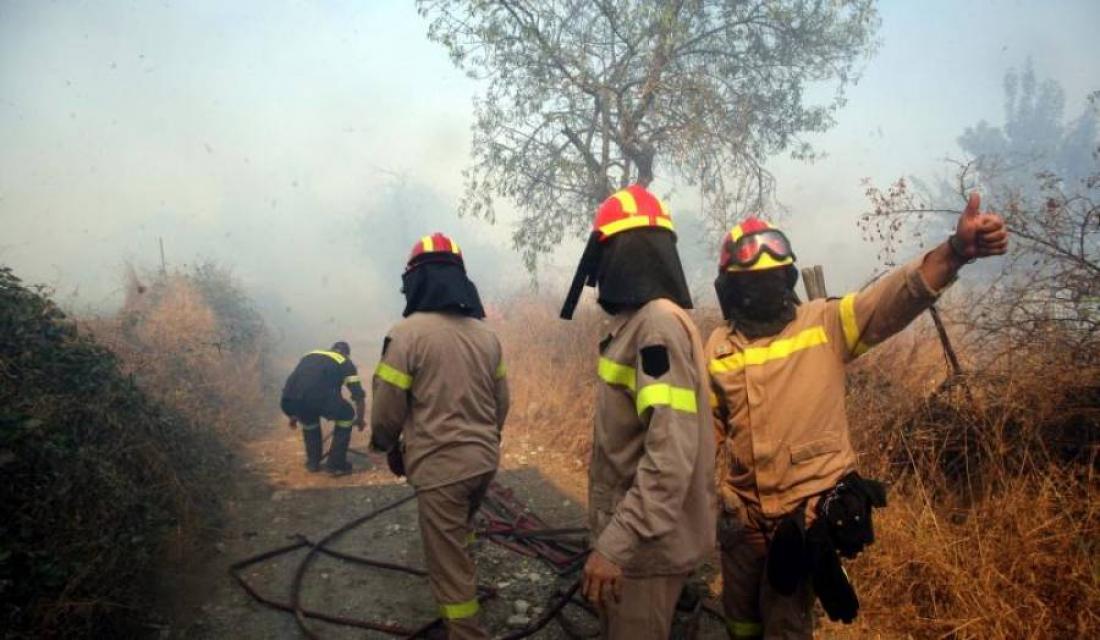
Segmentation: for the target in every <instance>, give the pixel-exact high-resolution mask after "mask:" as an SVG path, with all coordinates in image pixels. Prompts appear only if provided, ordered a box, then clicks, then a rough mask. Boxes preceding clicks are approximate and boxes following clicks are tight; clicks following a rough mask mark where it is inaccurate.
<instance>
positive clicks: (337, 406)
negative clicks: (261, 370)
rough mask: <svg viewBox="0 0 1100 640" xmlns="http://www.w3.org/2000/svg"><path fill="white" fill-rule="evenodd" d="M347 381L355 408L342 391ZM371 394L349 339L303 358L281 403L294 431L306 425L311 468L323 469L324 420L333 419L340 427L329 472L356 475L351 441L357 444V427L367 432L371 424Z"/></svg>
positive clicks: (336, 430) (335, 431)
mask: <svg viewBox="0 0 1100 640" xmlns="http://www.w3.org/2000/svg"><path fill="white" fill-rule="evenodd" d="M345 385H346V386H347V388H348V391H349V392H350V393H351V398H352V400H354V401H355V407H354V408H352V406H351V404H349V403H348V401H347V400H344V398H343V397H342V396H341V394H340V388H341V387H342V386H345ZM365 397H366V394H365V393H364V392H363V385H362V384H361V383H360V381H359V373H358V371H357V370H356V368H355V364H354V363H353V362H352V361H351V347H349V346H348V343H346V342H342V341H341V342H337V343H336V344H334V345H332V348H331V349H329V350H328V351H311V352H309V353H307V354H306V355H305V356H303V357H302V359H301V360H300V361H299V362H298V366H297V367H295V368H294V371H293V372H292V373H291V374H290V377H289V378H287V380H286V385H285V386H283V397H282V401H281V402H280V405H281V407H282V410H283V413H285V414H286V415H287V417H288V418H289V419H290V422H289V426H290V428H291V429H293V428H295V427H296V426H297V425H298V424H301V425H302V440H303V441H304V442H305V448H306V468H307V469H309V470H310V471H320V469H321V457H322V456H321V449H322V446H323V443H322V440H321V418H327V419H329V420H332V421H334V422H335V425H336V426H335V427H334V428H333V431H332V445H331V446H330V447H329V451H328V460H327V461H326V462H325V467H326V470H327V471H329V472H330V473H332V474H334V475H344V474H347V473H351V464H350V463H348V459H347V458H348V443H350V442H351V428H352V426H353V425H354V426H356V427H358V429H359V430H360V431H362V430H363V427H364V426H365V424H366V423H365V418H364V413H365V404H366V402H365Z"/></svg>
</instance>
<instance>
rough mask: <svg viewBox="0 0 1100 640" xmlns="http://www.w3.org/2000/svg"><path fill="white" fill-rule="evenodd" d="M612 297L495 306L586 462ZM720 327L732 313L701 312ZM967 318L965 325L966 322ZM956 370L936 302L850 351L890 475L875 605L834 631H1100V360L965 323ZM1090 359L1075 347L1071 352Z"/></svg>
mask: <svg viewBox="0 0 1100 640" xmlns="http://www.w3.org/2000/svg"><path fill="white" fill-rule="evenodd" d="M602 317H603V316H602V315H601V314H600V313H599V311H598V309H595V308H593V307H588V308H582V309H581V310H580V312H579V313H578V317H577V319H576V320H574V321H573V322H569V323H567V322H564V321H561V320H558V319H557V309H556V308H554V306H553V305H551V304H548V303H546V302H543V301H540V300H537V299H521V300H518V301H516V302H515V303H513V304H511V305H508V306H507V307H505V310H504V311H503V312H502V313H501V314H500V315H499V317H495V318H493V319H492V321H493V323H494V325H495V327H496V329H497V330H498V332H499V334H500V336H501V339H502V342H503V344H504V348H505V353H506V357H507V358H508V363H509V379H510V382H511V384H512V388H513V398H514V406H515V407H516V409H515V414H514V415H513V423H514V424H518V425H521V426H520V427H519V428H520V429H526V430H527V434H525V435H528V434H529V435H530V437H532V438H535V439H538V440H539V441H540V443H543V444H545V445H547V446H554V447H558V448H559V450H561V449H564V450H566V451H568V452H570V453H571V454H573V455H575V456H576V457H577V459H578V460H581V461H584V462H585V463H586V462H587V456H588V451H589V446H590V445H589V442H590V438H591V417H592V411H593V398H594V389H595V381H596V377H595V371H594V369H595V365H594V362H595V358H596V353H597V344H598V342H599V340H600V338H601V337H602V331H601V322H602ZM696 318H697V321H698V322H699V324H700V326H701V327H703V329H704V336H705V335H706V333H707V330H709V329H710V328H711V327H713V326H714V325H715V324H716V323H717V316H716V314H715V313H713V312H705V311H704V312H697V313H696ZM949 330H951V331H952V333H953V334H954V333H957V331H958V327H949ZM958 342H959V344H958V345H957V347H958V348H959V349H960V351H961V354H960V355H961V357H962V359H963V362H964V367H968V370H971V371H980V373H978V374H971V375H969V376H967V377H965V378H964V379H953V380H952V381H951V382H950V383H948V384H944V383H945V381H946V380H947V377H948V376H947V375H946V374H947V367H946V363H945V358H944V355H943V351H942V348H941V347H940V346H939V342H938V340H937V338H936V337H935V334H934V332H933V331H932V329H931V326H930V323H929V322H927V320H926V319H922V320H921V321H919V322H918V323H916V325H915V326H914V327H913V328H912V329H911V330H909V331H907V332H905V333H903V334H902V335H900V336H897V337H896V338H894V339H893V340H891V341H889V342H887V343H886V344H884V345H882V346H880V347H878V348H876V349H875V350H874V351H872V352H871V354H869V355H868V356H866V357H865V358H863V359H861V361H860V362H858V363H857V364H856V365H854V366H853V367H851V369H850V385H849V386H850V390H849V398H848V412H849V416H850V418H851V422H852V432H853V439H854V441H855V443H856V446H857V449H858V450H859V451H860V453H861V458H860V460H861V462H860V464H861V468H862V470H863V471H864V472H865V474H866V475H870V476H876V477H880V478H884V479H886V480H888V481H889V482H890V483H891V490H890V506H889V507H888V508H887V509H885V510H884V511H881V512H879V513H878V514H877V518H876V528H877V535H878V540H877V542H876V544H875V545H874V546H873V547H872V548H871V549H870V550H869V552H868V553H866V554H864V555H863V556H862V557H860V558H859V559H857V560H856V561H854V562H851V563H849V573H850V574H851V575H852V578H853V580H854V582H855V583H856V585H857V588H858V590H859V592H860V597H861V600H862V605H863V609H862V612H861V615H860V617H859V619H858V620H857V621H856V623H855V624H854V625H851V626H844V625H839V624H831V623H828V622H825V623H823V624H822V625H820V628H819V631H818V635H819V636H820V637H844V638H874V637H880V638H960V639H962V638H975V639H977V638H982V639H985V638H992V639H1005V640H1007V639H1009V638H1013V639H1015V638H1078V637H1097V636H1100V501H1098V500H1097V495H1100V494H1098V493H1097V488H1098V487H1097V477H1096V475H1095V471H1096V468H1097V467H1096V464H1097V460H1096V454H1097V446H1098V443H1100V368H1089V367H1082V366H1081V365H1080V363H1079V360H1080V359H1079V358H1075V357H1074V356H1075V354H1053V353H1050V352H1046V351H1038V350H1029V349H1027V348H1016V349H1009V350H1000V353H1008V354H1010V356H1009V357H1008V358H1005V357H1002V358H1000V359H997V360H994V361H986V360H984V359H983V358H982V357H981V352H979V351H978V350H976V349H974V348H967V346H966V344H965V341H963V340H958ZM1071 362H1072V363H1075V364H1072V365H1071V364H1070V363H1071Z"/></svg>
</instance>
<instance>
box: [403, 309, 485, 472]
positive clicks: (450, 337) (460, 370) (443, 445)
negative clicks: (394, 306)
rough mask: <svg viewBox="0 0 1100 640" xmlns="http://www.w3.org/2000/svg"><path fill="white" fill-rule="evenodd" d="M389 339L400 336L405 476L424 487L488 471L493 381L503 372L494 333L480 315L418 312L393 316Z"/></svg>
mask: <svg viewBox="0 0 1100 640" xmlns="http://www.w3.org/2000/svg"><path fill="white" fill-rule="evenodd" d="M390 338H391V339H392V340H393V341H394V342H395V343H396V342H401V343H404V344H403V346H404V348H405V349H406V350H407V353H406V362H407V364H408V367H409V369H408V372H409V375H410V377H411V378H412V380H411V386H410V388H409V392H410V403H411V406H410V409H411V412H410V416H411V419H410V423H409V424H407V425H406V428H405V466H406V468H407V470H408V473H409V479H410V480H411V481H412V483H413V484H414V485H415V486H416V487H417V488H418V489H426V488H431V487H433V486H439V485H442V484H447V483H451V482H455V481H457V480H461V479H463V478H468V477H472V476H475V475H478V474H481V473H485V472H487V471H493V470H495V469H496V467H497V463H498V461H499V457H500V453H499V452H500V429H499V425H498V423H497V406H498V401H497V395H496V388H497V381H498V380H499V379H500V378H501V377H502V376H503V375H504V369H503V362H502V359H501V347H500V342H499V340H498V339H497V337H496V335H495V334H494V333H493V332H492V330H491V329H489V327H488V326H487V325H486V324H485V322H483V321H481V320H477V319H474V318H469V317H466V316H462V315H457V314H451V313H440V312H419V313H414V314H412V315H410V316H409V317H408V318H406V319H404V320H403V321H401V322H400V323H398V325H397V326H395V327H394V328H393V330H392V331H391V332H390ZM426 458H430V462H427V461H426V460H425V459H426ZM422 461H424V462H425V464H420V463H421V462H422Z"/></svg>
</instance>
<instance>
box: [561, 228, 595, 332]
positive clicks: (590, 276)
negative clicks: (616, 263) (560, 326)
mask: <svg viewBox="0 0 1100 640" xmlns="http://www.w3.org/2000/svg"><path fill="white" fill-rule="evenodd" d="M602 254H603V245H602V244H601V243H600V232H599V231H593V232H592V233H591V234H590V235H589V236H588V244H586V245H585V246H584V253H582V254H581V261H580V263H578V264H577V272H576V273H575V274H574V275H573V284H571V285H570V286H569V293H568V294H567V295H566V296H565V304H563V305H562V307H561V317H562V319H563V320H572V319H573V312H574V311H575V310H576V309H577V302H578V301H579V300H580V299H581V291H583V290H584V288H585V286H589V287H594V286H596V275H597V274H598V273H599V269H600V256H601V255H602Z"/></svg>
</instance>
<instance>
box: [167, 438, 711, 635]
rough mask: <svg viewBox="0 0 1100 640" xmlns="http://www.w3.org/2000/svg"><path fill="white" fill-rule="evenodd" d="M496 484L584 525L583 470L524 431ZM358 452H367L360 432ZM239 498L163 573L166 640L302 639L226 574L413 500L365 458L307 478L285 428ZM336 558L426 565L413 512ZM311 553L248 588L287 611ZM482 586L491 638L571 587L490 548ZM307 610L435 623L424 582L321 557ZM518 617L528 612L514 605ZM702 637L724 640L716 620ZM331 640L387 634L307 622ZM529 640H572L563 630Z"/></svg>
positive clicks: (261, 575)
mask: <svg viewBox="0 0 1100 640" xmlns="http://www.w3.org/2000/svg"><path fill="white" fill-rule="evenodd" d="M507 435H508V434H506V439H505V450H504V460H503V464H502V467H501V470H500V472H499V474H498V476H497V481H498V482H499V483H500V484H502V485H504V486H507V487H509V488H511V489H513V490H514V492H515V494H516V496H517V497H518V498H520V499H521V500H523V501H525V502H526V503H527V504H528V505H529V506H530V508H531V509H532V511H533V512H534V513H536V514H538V515H539V516H540V517H541V518H542V519H543V520H544V521H546V522H547V523H548V524H549V525H550V526H551V527H582V526H584V510H583V492H584V475H583V469H582V468H581V466H580V464H579V463H578V462H577V461H576V460H571V459H568V458H567V457H566V456H564V455H562V454H559V453H554V452H551V451H549V450H547V449H546V448H544V447H539V446H536V445H534V444H532V443H531V442H530V441H529V438H528V437H527V431H526V430H525V429H522V428H520V429H515V428H513V429H512V430H511V435H512V437H510V438H509V437H507ZM352 447H353V448H365V447H366V442H365V437H364V436H363V434H359V433H356V434H355V435H354V437H353V439H352ZM245 459H246V461H245V464H244V471H243V472H242V476H241V477H240V479H239V482H238V486H237V487H236V488H235V492H234V494H235V495H234V497H233V499H232V500H231V501H230V502H229V504H228V507H227V515H226V525H225V528H224V529H223V530H222V532H221V533H220V541H219V542H217V543H216V544H215V545H214V548H213V550H211V551H210V552H208V554H207V556H206V557H202V558H192V559H191V560H190V562H189V563H188V564H187V565H186V566H181V567H176V568H174V569H171V570H166V571H165V572H163V576H162V578H161V580H160V583H161V587H162V589H164V590H165V592H166V597H165V600H166V601H167V603H168V604H167V606H168V608H169V611H168V613H167V614H166V615H167V617H169V618H170V619H171V622H170V623H169V624H168V625H167V626H166V628H165V629H164V632H163V633H162V637H164V638H173V639H174V638H203V639H205V638H300V637H303V635H302V633H301V632H300V630H299V629H298V627H297V625H296V623H295V621H294V619H293V616H292V615H289V614H287V613H284V612H280V611H275V610H273V609H270V608H268V607H266V606H264V605H262V604H260V603H257V602H255V601H254V600H253V599H251V598H250V597H249V596H248V595H247V594H246V593H245V592H244V591H243V590H242V589H241V588H240V587H239V586H238V585H237V584H236V583H235V582H234V581H233V580H232V579H231V578H230V577H229V575H228V568H229V565H230V564H232V563H233V562H236V561H238V560H241V559H243V558H245V557H248V556H252V555H254V554H257V553H260V552H263V551H266V550H269V549H274V548H276V547H280V546H283V545H286V544H290V543H292V542H295V541H296V536H297V535H299V534H301V535H305V536H307V537H308V538H310V539H312V540H317V539H319V538H321V537H322V536H324V535H325V534H326V533H328V532H330V531H332V530H333V529H336V528H337V527H339V526H341V525H342V524H344V523H346V522H348V521H350V520H352V519H354V518H356V517H359V516H362V515H364V514H366V513H367V512H369V511H371V510H373V509H376V508H378V507H381V506H383V505H386V504H389V503H390V502H392V501H394V500H397V499H399V498H400V497H402V496H405V495H408V494H409V493H410V492H411V489H410V488H409V487H408V486H407V485H405V484H404V482H403V481H399V480H397V479H396V478H394V477H393V476H392V475H391V474H390V473H389V471H388V470H387V469H375V468H371V467H370V463H369V462H368V461H367V460H366V458H364V457H361V456H358V455H349V460H351V462H352V463H353V464H354V465H355V472H354V473H352V474H351V475H348V476H344V477H341V478H332V477H329V476H328V475H326V474H311V473H308V472H306V470H305V469H304V467H303V466H302V446H301V436H300V434H299V433H298V432H297V431H293V432H292V431H290V430H288V429H286V428H285V426H279V427H278V429H277V430H273V431H272V432H271V433H270V435H268V436H266V437H264V438H262V439H260V440H258V441H256V442H254V443H252V444H251V445H250V446H249V447H248V449H247V451H246V452H245ZM334 547H335V548H336V549H338V550H340V551H344V552H346V553H350V554H356V555H361V556H367V557H370V558H375V559H384V560H389V561H391V562H397V563H401V564H407V565H411V566H415V567H423V566H424V558H423V552H422V549H421V544H420V536H419V531H418V528H417V523H416V507H415V503H414V502H410V503H408V504H406V505H403V506H401V507H399V508H397V509H395V510H393V511H390V512H388V513H386V514H383V515H381V516H379V517H378V518H377V519H374V520H371V521H370V522H369V523H367V524H365V525H363V526H362V527H359V528H356V529H354V530H352V531H350V532H349V533H348V534H346V535H344V536H343V537H341V538H340V539H339V540H338V541H337V542H336V544H335V545H334ZM304 554H305V551H304V550H298V551H295V552H292V553H289V554H287V555H284V556H281V557H279V558H276V559H274V560H272V561H270V562H266V563H264V564H261V565H257V566H255V567H252V568H249V569H248V570H246V576H247V578H248V580H249V582H250V583H251V584H253V585H255V586H256V587H257V588H259V589H260V590H261V591H262V592H263V593H264V594H266V595H269V596H271V597H276V598H278V599H279V600H282V601H289V599H290V591H291V581H292V579H293V575H294V571H295V570H296V569H297V567H298V564H299V563H300V561H301V558H302V557H303V555H304ZM475 558H476V559H477V562H478V578H479V581H480V582H481V583H482V584H488V585H492V586H494V587H496V588H498V590H499V593H498V596H497V597H496V598H494V599H492V600H490V601H489V602H487V603H486V604H485V606H484V615H485V621H486V625H487V626H488V628H489V629H490V631H491V633H492V634H493V635H500V634H502V633H503V632H505V631H507V630H509V629H510V628H509V626H508V624H507V621H508V618H509V617H510V616H512V615H513V614H515V613H516V611H515V608H516V607H517V604H516V601H517V600H523V601H524V602H526V603H529V604H530V606H531V607H532V609H533V611H534V612H535V613H537V612H538V610H539V609H538V607H541V606H543V605H544V604H545V603H546V602H547V601H548V600H549V599H550V598H551V597H552V595H553V593H554V592H555V590H556V589H557V588H564V587H566V586H568V584H569V580H568V579H563V578H559V577H558V576H556V575H555V574H554V572H553V571H551V570H550V569H549V568H548V567H547V566H546V565H545V564H543V563H542V562H540V561H538V560H534V559H530V558H525V557H522V556H520V555H518V554H516V553H514V552H511V551H508V550H506V549H503V548H502V547H499V546H497V545H495V544H492V543H489V542H482V543H479V544H478V546H477V549H476V551H475ZM302 596H303V597H302V602H303V606H305V607H307V608H311V609H316V610H321V611H324V612H326V613H330V614H335V615H340V616H348V617H354V618H366V619H372V620H378V621H388V622H390V623H397V624H400V625H402V626H408V627H415V626H419V624H421V623H423V622H426V621H428V620H430V619H432V618H433V617H435V615H436V613H435V604H434V601H433V600H432V597H431V594H430V592H429V590H428V587H427V584H426V581H425V580H424V579H422V578H418V577H414V576H408V575H403V574H399V573H395V572H389V571H384V570H378V569H373V568H369V567H361V566H356V565H353V564H350V563H347V562H343V561H339V560H334V559H331V558H327V557H320V558H317V559H316V560H315V561H314V563H313V564H312V565H311V566H310V569H309V572H308V574H307V576H306V578H305V581H304V583H303V590H302ZM518 606H522V605H518ZM570 619H571V620H574V621H575V623H576V624H577V626H578V627H581V628H587V629H594V626H593V621H592V620H591V619H590V617H589V616H588V615H587V614H585V613H583V612H581V611H579V610H577V609H576V608H573V613H572V614H571V615H570ZM704 624H705V631H706V633H704V634H703V637H705V638H720V637H724V634H723V633H721V629H720V628H719V626H718V625H717V624H716V623H714V622H713V621H708V622H705V623H704ZM310 625H311V628H312V629H314V630H315V631H316V632H317V633H318V634H319V635H321V636H322V637H324V638H326V639H328V638H333V639H337V638H386V637H392V636H387V635H385V634H382V633H377V632H371V631H363V630H359V629H353V628H348V627H340V626H335V625H329V624H326V623H322V622H315V621H314V622H311V623H310ZM533 637H535V638H541V639H555V638H567V637H568V636H567V635H566V634H565V633H564V632H563V631H562V630H561V628H560V627H559V626H558V624H557V623H551V624H550V625H548V626H547V627H546V628H545V629H544V630H542V631H540V632H539V633H537V634H535V635H534V636H533Z"/></svg>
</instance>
